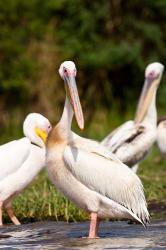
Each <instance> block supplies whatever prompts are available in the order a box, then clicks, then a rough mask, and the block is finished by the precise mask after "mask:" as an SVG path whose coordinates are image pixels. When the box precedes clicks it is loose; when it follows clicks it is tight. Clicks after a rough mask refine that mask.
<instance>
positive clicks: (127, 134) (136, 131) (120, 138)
mask: <svg viewBox="0 0 166 250" xmlns="http://www.w3.org/2000/svg"><path fill="white" fill-rule="evenodd" d="M144 130H145V128H144V126H143V125H142V124H138V125H136V124H135V123H134V122H133V121H128V122H126V123H124V124H123V125H122V126H120V127H119V128H117V129H116V130H115V131H113V132H112V133H111V134H109V135H108V136H107V137H106V138H105V139H104V140H103V141H102V142H101V144H102V145H103V146H106V147H108V148H109V149H110V150H111V151H112V152H113V153H115V152H116V151H117V150H118V148H119V147H121V146H122V145H123V144H125V143H126V142H131V141H132V140H133V139H134V138H135V137H136V136H138V135H140V134H141V133H143V132H144Z"/></svg>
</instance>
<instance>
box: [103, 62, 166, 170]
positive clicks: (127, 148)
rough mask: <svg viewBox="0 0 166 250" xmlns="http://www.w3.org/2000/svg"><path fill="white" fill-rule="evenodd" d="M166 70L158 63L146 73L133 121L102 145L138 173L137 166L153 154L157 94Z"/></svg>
mask: <svg viewBox="0 0 166 250" xmlns="http://www.w3.org/2000/svg"><path fill="white" fill-rule="evenodd" d="M163 70H164V66H163V65H162V64H161V63H158V62H155V63H152V64H149V65H148V66H147V67H146V70H145V82H144V86H143V89H142V92H141V96H140V99H139V102H138V106H137V111H136V116H135V120H134V121H127V122H125V123H124V124H123V125H121V126H120V127H118V128H117V129H115V130H114V131H113V132H112V133H110V134H109V135H108V136H107V137H106V138H105V139H104V140H103V141H102V142H101V144H102V145H103V146H105V147H107V148H108V149H109V150H110V151H111V152H112V153H114V154H115V155H116V156H117V157H118V158H119V159H120V160H121V161H122V162H123V163H125V164H126V165H127V166H130V167H133V171H134V172H136V171H137V168H138V163H139V162H140V161H141V160H143V159H144V158H145V157H146V155H147V154H148V152H149V151H150V149H151V147H152V145H153V143H154V142H155V141H156V137H157V111H156V93H157V89H158V86H159V84H160V81H161V77H162V73H163Z"/></svg>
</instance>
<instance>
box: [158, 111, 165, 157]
mask: <svg viewBox="0 0 166 250" xmlns="http://www.w3.org/2000/svg"><path fill="white" fill-rule="evenodd" d="M157 125H158V126H157V145H158V148H159V150H160V152H161V155H162V157H163V158H164V159H166V116H163V117H160V118H159V119H158V121H157Z"/></svg>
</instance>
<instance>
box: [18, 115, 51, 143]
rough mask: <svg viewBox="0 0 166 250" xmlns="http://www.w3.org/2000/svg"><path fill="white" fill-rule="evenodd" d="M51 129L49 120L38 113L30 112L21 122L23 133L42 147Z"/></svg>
mask: <svg viewBox="0 0 166 250" xmlns="http://www.w3.org/2000/svg"><path fill="white" fill-rule="evenodd" d="M51 129H52V126H51V124H50V122H49V120H48V119H47V118H46V117H44V116H43V115H41V114H38V113H30V114H29V115H27V117H26V118H25V120H24V123H23V131H24V135H25V136H26V137H27V138H29V140H30V141H31V142H32V143H35V144H36V145H38V146H40V147H44V144H45V142H46V139H47V136H48V134H49V132H50V131H51Z"/></svg>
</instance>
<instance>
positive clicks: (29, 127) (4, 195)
mask: <svg viewBox="0 0 166 250" xmlns="http://www.w3.org/2000/svg"><path fill="white" fill-rule="evenodd" d="M23 130H24V134H25V136H26V137H24V138H22V139H19V140H15V141H12V142H9V143H6V144H4V145H2V146H0V159H1V172H0V226H2V225H3V222H2V207H4V208H6V210H7V213H8V215H9V217H10V219H11V220H12V222H13V223H14V224H15V225H19V224H20V222H19V220H18V219H17V218H16V216H15V215H14V212H13V209H12V199H13V197H15V196H17V195H18V194H19V193H20V192H21V191H22V190H23V189H24V188H25V187H26V186H27V185H28V184H29V183H30V182H31V181H32V180H33V179H34V177H35V176H36V175H37V174H38V173H39V171H40V170H41V169H42V168H43V167H44V166H45V141H46V138H47V135H48V133H49V131H50V130H51V124H50V122H49V121H48V119H47V118H45V117H44V116H42V115H41V114H38V113H31V114H29V115H28V116H27V117H26V119H25V121H24V124H23Z"/></svg>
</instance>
